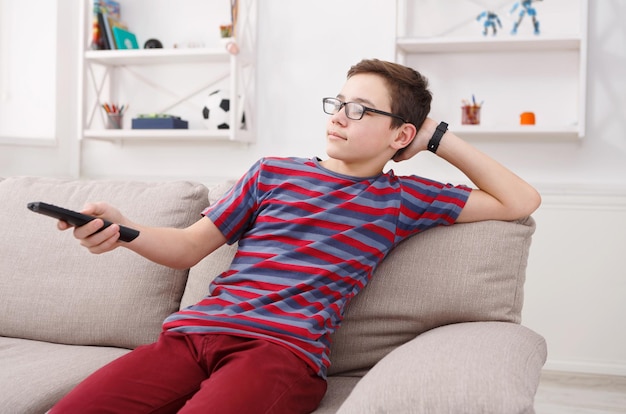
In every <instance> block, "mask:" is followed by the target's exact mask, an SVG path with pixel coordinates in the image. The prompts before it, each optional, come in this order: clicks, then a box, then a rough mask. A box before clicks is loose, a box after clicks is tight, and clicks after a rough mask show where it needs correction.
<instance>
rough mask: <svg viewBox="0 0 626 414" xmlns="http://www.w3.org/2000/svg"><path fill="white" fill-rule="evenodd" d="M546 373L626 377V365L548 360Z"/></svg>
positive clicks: (545, 366) (544, 367) (545, 367)
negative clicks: (557, 372)
mask: <svg viewBox="0 0 626 414" xmlns="http://www.w3.org/2000/svg"><path fill="white" fill-rule="evenodd" d="M543 369H544V371H560V372H573V373H583V374H598V375H617V376H622V377H626V365H623V364H621V363H618V364H609V363H602V362H581V361H554V360H550V359H548V360H547V361H546V363H545V365H544V366H543Z"/></svg>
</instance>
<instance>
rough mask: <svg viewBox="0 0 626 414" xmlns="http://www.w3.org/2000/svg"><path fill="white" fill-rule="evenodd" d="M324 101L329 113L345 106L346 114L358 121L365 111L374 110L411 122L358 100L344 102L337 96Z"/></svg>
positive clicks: (326, 110) (331, 113)
mask: <svg viewBox="0 0 626 414" xmlns="http://www.w3.org/2000/svg"><path fill="white" fill-rule="evenodd" d="M322 103H323V106H324V112H326V113H327V114H328V115H335V114H336V113H337V112H339V111H341V108H343V107H345V108H346V109H345V111H346V116H347V117H348V118H350V119H353V120H355V121H358V120H359V119H361V118H363V115H365V112H373V113H375V114H380V115H387V116H390V117H392V118H396V119H399V120H401V121H402V122H404V123H410V122H409V121H407V120H406V119H404V118H402V117H401V116H399V115H395V114H392V113H389V112H385V111H380V110H378V109H374V108H369V107H367V106H364V105H361V104H360V103H356V102H342V101H340V100H339V99H337V98H324V99H322Z"/></svg>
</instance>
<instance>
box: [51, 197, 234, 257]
mask: <svg viewBox="0 0 626 414" xmlns="http://www.w3.org/2000/svg"><path fill="white" fill-rule="evenodd" d="M82 212H83V213H84V214H89V215H93V216H97V217H103V218H107V219H108V220H109V221H111V222H113V223H118V224H122V225H124V226H127V227H131V228H134V229H136V230H139V237H137V238H136V239H135V240H133V241H132V242H130V243H123V242H119V241H118V239H119V226H118V225H117V224H113V225H111V226H109V227H107V228H106V229H104V230H102V231H100V232H97V233H95V232H96V231H97V230H99V229H100V228H101V227H102V226H103V222H102V220H93V221H90V222H89V223H87V224H85V225H84V226H81V227H77V228H75V229H74V237H76V238H77V239H78V240H80V244H81V245H82V246H84V247H85V248H87V249H88V250H89V251H90V252H91V253H95V254H99V253H105V252H108V251H111V250H113V249H115V248H117V247H119V246H124V247H126V248H128V249H130V250H132V251H134V252H135V253H138V254H140V255H141V256H143V257H145V258H147V259H149V260H151V261H153V262H156V263H159V264H162V265H164V266H169V267H172V268H176V269H187V268H189V267H191V266H193V265H195V264H196V263H198V262H199V261H200V260H202V259H203V258H204V257H205V256H206V255H208V254H210V253H211V252H213V251H214V250H216V249H217V248H218V247H220V246H221V245H223V244H224V243H225V242H226V238H225V237H224V235H223V234H222V232H221V231H220V230H219V229H218V228H217V226H215V224H213V222H212V221H211V220H210V219H209V218H207V217H202V218H201V219H200V220H198V221H197V222H196V223H194V224H192V225H191V226H189V227H187V228H185V229H176V228H168V227H148V226H142V225H139V224H137V223H133V222H131V221H129V220H128V219H126V218H125V217H124V216H123V215H122V214H121V213H120V212H119V211H118V210H117V209H115V208H114V207H112V206H110V205H108V204H106V203H95V204H89V205H87V206H86V207H85V209H84V210H83V211H82ZM58 227H59V229H61V230H65V229H67V228H68V227H69V226H68V225H67V223H64V222H59V225H58Z"/></svg>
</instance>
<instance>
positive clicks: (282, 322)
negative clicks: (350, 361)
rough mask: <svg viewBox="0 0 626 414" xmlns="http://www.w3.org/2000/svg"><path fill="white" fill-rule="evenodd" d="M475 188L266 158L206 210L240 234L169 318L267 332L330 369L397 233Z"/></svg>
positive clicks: (230, 236)
mask: <svg viewBox="0 0 626 414" xmlns="http://www.w3.org/2000/svg"><path fill="white" fill-rule="evenodd" d="M470 191H471V190H470V189H469V188H468V187H465V186H452V185H445V184H442V183H439V182H436V181H432V180H429V179H425V178H421V177H417V176H400V177H399V176H395V175H394V173H393V171H390V172H388V173H381V174H379V175H377V176H374V177H367V178H360V177H350V176H345V175H341V174H337V173H334V172H332V171H329V170H327V169H325V168H324V167H322V166H321V165H320V163H319V161H318V160H317V159H303V158H264V159H261V160H259V161H258V162H257V163H255V165H254V166H253V167H252V168H251V169H250V170H249V171H248V172H247V173H246V174H245V175H244V176H243V177H242V178H241V179H240V180H239V181H238V182H237V184H235V185H234V186H233V188H232V189H231V190H230V191H229V192H228V193H227V194H226V195H225V196H224V197H223V198H222V199H221V200H219V201H218V202H217V203H215V204H213V205H212V206H210V207H208V208H207V209H206V210H205V211H204V212H203V213H202V214H203V215H205V216H206V217H208V218H210V219H211V220H212V221H213V222H214V223H215V224H216V225H217V227H218V228H219V229H220V230H221V231H222V233H223V234H224V236H225V237H226V239H227V241H228V243H229V244H232V243H235V242H239V246H238V251H237V254H236V255H235V258H234V259H233V262H232V264H231V266H230V268H229V270H228V271H226V272H224V273H222V274H220V275H219V276H218V277H217V278H216V279H215V280H214V281H213V282H212V283H211V285H210V288H209V295H208V296H206V297H205V298H204V299H203V300H201V301H200V302H198V303H197V304H195V305H193V306H190V307H188V308H186V309H183V310H181V311H179V312H177V313H174V314H172V315H170V316H169V317H168V318H167V319H166V320H165V322H164V325H163V327H164V329H165V330H174V331H180V332H187V333H222V334H230V335H236V336H244V337H252V338H263V339H266V340H268V341H271V342H273V343H277V344H280V345H282V346H285V347H287V348H288V349H290V350H291V351H293V352H294V353H295V354H296V355H298V356H299V357H301V358H302V359H303V360H304V361H305V362H307V363H308V364H309V365H310V366H311V367H312V368H313V369H314V370H315V371H316V372H317V373H318V374H319V375H320V376H322V377H326V372H327V369H328V367H329V366H330V360H329V346H330V335H331V334H332V333H333V332H334V331H335V330H336V329H337V328H338V327H339V324H340V323H341V320H342V318H343V311H344V309H345V306H346V304H347V303H348V302H349V301H350V299H351V298H352V297H353V296H354V295H356V294H357V293H358V292H359V291H361V289H363V287H364V286H365V285H366V284H367V282H368V280H369V279H370V277H371V275H372V272H373V271H374V269H375V268H376V266H377V265H378V264H379V263H380V262H381V261H382V260H383V258H384V257H385V256H386V255H387V254H388V253H389V251H390V250H391V249H392V248H393V247H394V246H395V245H397V244H398V243H399V242H400V241H402V240H404V239H406V238H407V237H409V236H411V235H414V234H416V233H419V232H421V231H424V230H426V229H429V228H431V227H434V226H439V225H449V224H453V223H454V222H455V220H456V219H457V217H458V215H459V213H460V212H461V210H462V208H463V206H464V205H465V202H466V201H467V198H468V196H469V193H470Z"/></svg>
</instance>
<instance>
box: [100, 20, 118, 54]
mask: <svg viewBox="0 0 626 414" xmlns="http://www.w3.org/2000/svg"><path fill="white" fill-rule="evenodd" d="M111 20H112V19H111V18H110V17H109V15H108V14H106V13H102V23H103V24H104V36H106V43H107V44H108V46H109V49H116V47H115V40H114V39H113V31H112V30H111Z"/></svg>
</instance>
